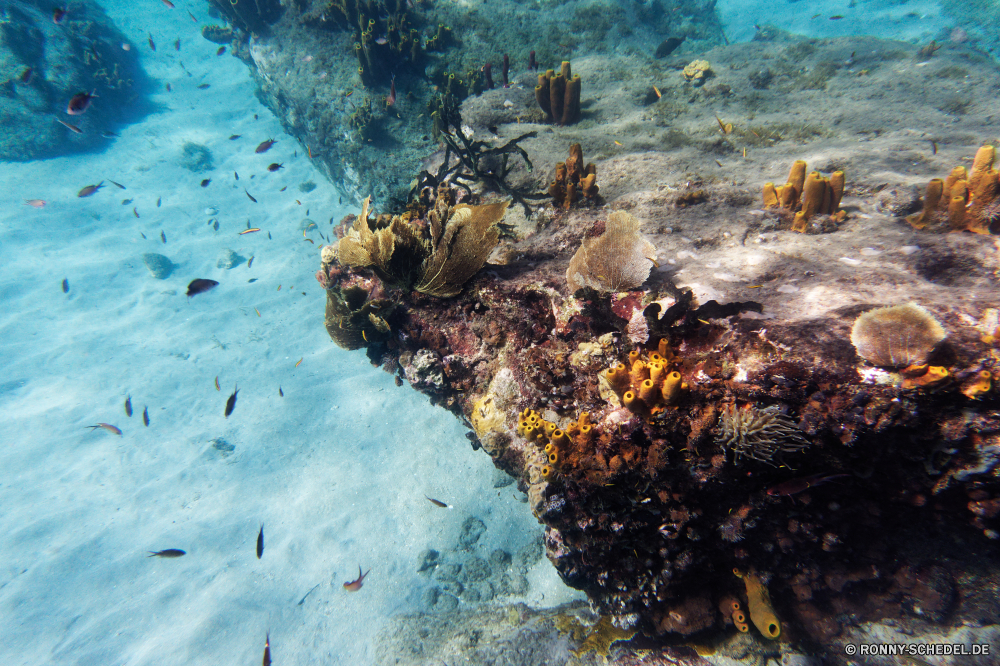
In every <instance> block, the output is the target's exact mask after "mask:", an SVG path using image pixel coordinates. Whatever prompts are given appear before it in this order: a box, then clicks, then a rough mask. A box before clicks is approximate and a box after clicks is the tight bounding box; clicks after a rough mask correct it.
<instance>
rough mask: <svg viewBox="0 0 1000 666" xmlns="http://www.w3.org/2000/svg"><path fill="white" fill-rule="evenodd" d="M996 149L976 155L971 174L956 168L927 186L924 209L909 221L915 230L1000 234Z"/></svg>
mask: <svg viewBox="0 0 1000 666" xmlns="http://www.w3.org/2000/svg"><path fill="white" fill-rule="evenodd" d="M995 157H996V149H995V148H994V147H993V146H990V145H986V146H982V147H981V148H979V150H978V151H976V157H975V159H974V160H973V162H972V172H971V173H969V172H968V171H966V169H965V167H964V166H957V167H955V168H954V169H952V171H951V173H950V174H949V175H948V177H947V178H945V179H944V180H942V179H940V178H934V179H932V180H931V181H930V182H929V183H928V184H927V192H926V194H925V195H924V209H923V210H922V211H920V212H919V213H915V214H914V215H910V216H909V217H907V218H906V221H907V222H909V223H910V225H911V226H912V227H913V228H914V229H927V230H929V231H944V230H948V231H972V232H974V233H977V234H988V233H997V232H998V231H1000V182H998V173H997V170H996V169H994V168H993V160H994V159H995Z"/></svg>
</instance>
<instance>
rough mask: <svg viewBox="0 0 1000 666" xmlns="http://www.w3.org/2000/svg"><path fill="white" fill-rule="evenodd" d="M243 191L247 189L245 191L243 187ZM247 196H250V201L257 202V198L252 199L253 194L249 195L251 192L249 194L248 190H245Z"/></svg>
mask: <svg viewBox="0 0 1000 666" xmlns="http://www.w3.org/2000/svg"><path fill="white" fill-rule="evenodd" d="M243 191H244V192H247V191H246V188H244V189H243ZM247 196H248V197H250V201H252V202H254V203H257V200H256V199H254V198H253V195H251V194H250V193H249V192H247Z"/></svg>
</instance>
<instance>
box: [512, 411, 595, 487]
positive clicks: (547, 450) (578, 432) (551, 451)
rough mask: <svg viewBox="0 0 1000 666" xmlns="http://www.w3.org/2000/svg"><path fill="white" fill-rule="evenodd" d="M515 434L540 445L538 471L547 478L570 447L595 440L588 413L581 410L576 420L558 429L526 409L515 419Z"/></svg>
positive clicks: (550, 476)
mask: <svg viewBox="0 0 1000 666" xmlns="http://www.w3.org/2000/svg"><path fill="white" fill-rule="evenodd" d="M517 434H518V435H520V436H521V437H523V438H524V439H526V440H528V441H529V442H534V443H536V444H538V446H539V447H541V449H542V453H543V454H544V457H545V459H544V461H543V462H542V464H541V466H540V467H539V470H538V471H539V475H540V476H541V478H542V479H545V480H549V479H551V478H552V477H553V476H554V475H555V473H556V470H557V469H559V465H560V463H561V462H562V461H563V459H564V458H565V457H566V454H567V453H568V451H569V449H570V448H571V447H574V446H576V447H578V448H582V447H586V446H588V445H589V444H590V443H591V442H592V441H593V440H594V424H592V423H591V422H590V414H589V413H588V412H583V413H582V414H580V416H579V418H578V419H577V420H576V421H573V422H571V423H568V424H566V426H565V427H564V428H560V427H559V426H557V425H556V424H555V423H553V422H552V421H546V420H545V419H543V418H542V417H541V415H540V414H538V412H536V411H535V410H533V409H525V410H524V411H523V412H521V414H520V416H519V418H518V421H517Z"/></svg>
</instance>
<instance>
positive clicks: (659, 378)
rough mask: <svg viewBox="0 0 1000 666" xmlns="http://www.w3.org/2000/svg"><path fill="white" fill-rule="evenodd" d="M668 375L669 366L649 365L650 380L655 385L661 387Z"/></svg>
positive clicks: (661, 364) (662, 364) (660, 364)
mask: <svg viewBox="0 0 1000 666" xmlns="http://www.w3.org/2000/svg"><path fill="white" fill-rule="evenodd" d="M665 374H667V366H666V364H664V363H651V364H650V365H649V378H650V379H652V380H653V383H655V384H657V385H659V384H660V383H662V382H663V376H664V375H665Z"/></svg>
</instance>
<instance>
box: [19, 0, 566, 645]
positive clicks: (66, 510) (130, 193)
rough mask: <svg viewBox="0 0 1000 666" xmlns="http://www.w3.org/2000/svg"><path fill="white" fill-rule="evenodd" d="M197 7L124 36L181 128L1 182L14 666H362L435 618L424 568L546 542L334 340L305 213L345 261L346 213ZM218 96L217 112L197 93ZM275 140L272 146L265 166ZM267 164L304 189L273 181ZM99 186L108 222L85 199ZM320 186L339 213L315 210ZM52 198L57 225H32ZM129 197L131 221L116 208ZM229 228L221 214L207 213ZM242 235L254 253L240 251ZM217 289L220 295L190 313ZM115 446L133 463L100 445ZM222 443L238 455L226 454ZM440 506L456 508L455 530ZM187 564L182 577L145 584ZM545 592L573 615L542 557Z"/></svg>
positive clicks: (156, 130) (453, 446)
mask: <svg viewBox="0 0 1000 666" xmlns="http://www.w3.org/2000/svg"><path fill="white" fill-rule="evenodd" d="M204 7H205V6H204V5H203V4H200V3H198V4H196V3H187V4H185V3H178V5H177V8H176V9H174V10H168V9H167V8H166V7H165V6H163V5H161V4H160V3H158V2H155V3H154V2H150V3H149V4H147V5H144V6H143V7H142V12H143V14H142V15H141V16H140V15H137V14H135V13H134V12H136V11H137V10H136V9H135V5H132V6H123V7H122V8H120V9H119V10H115V9H114V8H112V9H111V10H110V11H109V13H110V15H111V17H112V18H113V19H114V20H115V21H117V22H118V24H119V26H120V27H121V28H122V29H123V30H125V31H126V32H127V33H128V34H129V36H130V38H132V39H133V40H134V41H135V42H136V43H137V44H141V45H143V46H142V47H141V48H142V49H143V53H142V56H143V60H144V63H145V65H146V67H147V68H148V71H149V72H150V74H151V75H152V76H154V77H157V78H159V80H160V82H161V84H162V83H166V82H168V81H169V82H170V83H171V86H172V87H173V92H171V93H167V92H165V91H164V92H162V93H161V94H159V95H157V96H156V97H155V101H156V102H158V103H160V104H162V105H163V107H164V108H163V111H162V112H161V113H158V114H154V115H152V116H150V117H148V118H147V119H146V121H144V122H143V123H141V124H139V125H133V126H131V127H129V128H127V129H125V130H124V131H123V133H122V136H121V138H120V139H117V140H115V141H113V142H109V147H108V149H107V151H106V152H104V153H101V154H95V155H88V156H82V157H73V158H68V159H55V160H49V161H43V162H34V163H29V164H13V165H11V164H5V165H3V166H2V169H3V173H4V183H5V187H4V188H3V194H2V200H0V262H2V263H0V266H2V270H0V299H2V303H3V308H2V310H0V410H2V411H0V413H2V417H0V419H2V422H0V429H2V432H3V433H4V434H3V445H2V446H0V505H2V507H3V511H2V512H0V552H2V553H3V557H2V559H0V620H2V621H0V645H3V653H4V654H5V655H6V657H7V658H6V659H5V662H6V663H8V664H42V663H49V664H161V663H162V664H178V663H184V664H222V663H258V662H257V661H256V660H259V659H260V658H261V654H262V651H263V646H264V634H265V631H267V630H268V629H270V632H271V643H272V648H273V650H274V659H275V662H276V663H279V664H296V663H306V662H309V663H314V662H315V663H354V664H363V663H367V662H368V661H369V660H370V655H371V645H372V643H373V641H374V639H375V636H376V635H377V633H378V632H379V630H380V628H381V627H382V626H383V620H384V619H385V618H387V617H388V616H390V615H391V614H393V613H397V612H412V611H414V610H419V609H420V597H421V594H422V592H423V591H424V590H425V589H426V586H427V585H428V581H427V579H426V578H424V577H421V576H419V575H418V574H417V572H416V568H417V564H418V556H419V553H420V552H421V551H422V550H424V549H425V548H436V549H438V550H447V549H449V548H452V547H454V544H455V540H456V538H457V535H458V533H459V530H460V527H461V523H462V521H463V520H464V518H465V517H466V516H467V515H469V514H472V515H475V516H478V517H479V518H480V519H481V520H483V521H484V522H485V523H486V526H487V528H488V530H487V532H486V534H485V535H484V536H483V538H482V539H481V541H480V543H479V544H478V547H479V548H480V550H481V551H482V554H483V556H484V557H486V556H488V554H489V552H490V551H491V550H492V549H494V548H504V549H506V550H508V551H509V552H512V553H514V552H516V551H517V550H518V549H519V548H521V547H523V546H524V545H526V544H528V543H530V542H531V541H532V540H534V539H536V538H537V537H538V536H539V535H540V534H541V528H540V526H539V525H538V524H537V523H536V521H535V520H534V519H533V518H532V516H531V515H530V512H529V511H528V509H527V507H526V505H525V504H523V503H521V502H519V501H517V499H516V498H515V497H514V495H516V494H518V493H516V490H515V489H514V488H513V487H512V486H508V487H506V488H503V489H500V490H497V489H494V488H493V478H494V470H493V467H492V464H491V462H490V460H489V457H488V456H486V455H485V454H484V453H483V452H481V451H480V452H473V451H472V450H471V447H470V445H469V443H468V441H467V440H466V438H465V437H464V432H465V429H464V428H463V427H462V426H461V424H460V423H459V422H458V421H457V420H456V419H455V418H454V417H453V416H452V415H450V414H449V413H447V412H445V411H444V410H442V409H438V408H431V407H430V406H429V405H428V401H427V399H426V398H425V397H423V396H421V395H420V394H418V393H416V392H414V391H412V390H411V389H409V388H408V387H405V388H397V387H396V386H395V385H394V383H393V381H392V378H391V377H390V376H389V375H387V374H385V373H383V372H382V371H380V370H377V369H375V368H373V367H372V366H371V365H370V364H369V362H368V360H367V359H366V357H365V356H364V353H363V352H360V351H359V352H353V353H348V352H345V351H342V350H340V349H339V348H337V347H336V346H335V345H334V344H333V343H332V342H331V341H330V339H329V338H328V336H327V334H326V331H325V329H324V327H323V307H324V293H323V291H322V289H321V288H320V287H319V285H318V284H317V282H316V280H315V278H314V277H313V276H314V273H315V271H316V270H317V268H318V265H319V260H318V250H319V247H320V245H321V244H322V240H321V239H320V237H319V235H318V233H317V231H316V230H311V231H310V232H309V233H308V236H309V237H310V238H312V239H313V240H314V241H315V242H316V244H315V245H314V244H311V243H308V242H305V241H304V240H303V234H302V229H303V226H304V223H303V220H304V219H305V218H306V212H307V210H308V211H309V218H310V219H312V220H314V221H316V222H317V224H318V225H319V229H320V230H321V231H323V233H324V234H325V235H327V236H329V233H328V232H329V229H330V224H329V221H330V218H331V217H332V218H333V219H334V220H335V221H339V220H340V218H341V217H342V216H343V215H344V214H346V213H347V212H350V211H349V209H348V208H347V207H346V206H339V205H337V200H338V195H337V193H336V191H335V190H334V188H333V187H332V186H330V185H329V184H328V183H327V182H325V180H324V179H323V177H322V176H321V175H320V174H319V173H318V172H317V171H316V170H315V169H314V168H313V167H312V165H311V164H309V162H308V160H306V159H305V158H304V156H303V153H304V150H303V148H302V147H301V146H299V145H297V143H296V142H295V140H294V139H292V138H291V137H289V136H287V135H285V134H284V133H283V132H282V130H281V128H280V126H279V124H278V122H277V121H276V119H275V118H274V117H273V116H272V115H271V113H270V112H269V111H268V110H267V109H265V108H264V107H262V106H261V105H260V104H259V102H258V101H257V100H256V99H255V98H254V96H253V91H254V84H253V82H252V81H251V80H250V78H249V75H248V73H247V71H246V68H245V67H244V66H243V65H242V64H241V63H240V62H238V61H237V60H236V59H234V58H232V57H230V56H229V55H226V56H225V57H216V55H215V51H216V49H217V45H215V44H212V43H210V42H207V41H205V40H204V39H202V38H201V36H200V34H199V33H198V30H199V29H200V25H202V24H203V23H206V22H210V21H209V19H208V18H207V16H205V14H204ZM188 9H190V10H191V11H192V12H194V14H195V15H196V16H198V17H199V19H200V20H201V23H199V24H195V23H193V22H191V21H190V19H189V17H188V15H187V11H188ZM130 12H131V13H130ZM151 22H152V25H154V26H155V27H154V28H153V29H150V28H148V26H149V25H150V24H151ZM147 31H149V32H152V33H153V38H154V40H156V41H157V51H156V52H155V53H152V52H150V51H149V50H148V49H147V48H146V47H145V42H146V33H147ZM178 36H180V38H181V41H182V48H181V51H180V53H178V52H176V51H175V50H174V48H173V40H174V39H175V38H176V37H178ZM179 60H183V61H184V64H185V66H186V67H187V69H188V71H190V72H191V73H192V74H193V76H192V77H188V76H187V75H186V74H185V73H184V72H183V71H182V70H181V68H180V66H179V64H178V61H179ZM203 82H204V83H209V84H211V87H210V88H208V89H206V90H199V89H197V87H196V86H197V85H199V84H200V83H203ZM100 103H101V100H100V99H98V100H96V101H95V104H100ZM254 114H258V116H259V120H257V121H255V120H254V119H253V116H254ZM230 134H242V135H243V137H242V138H241V139H239V140H237V141H230V140H229V139H228V137H229V135H230ZM269 137H273V138H275V139H277V140H278V143H277V144H276V145H275V147H274V148H273V149H272V150H271V151H270V152H268V153H266V154H263V155H256V154H254V148H255V146H256V145H257V144H258V143H259V142H260V141H263V140H264V139H267V138H269ZM185 141H193V142H197V143H202V144H205V145H207V146H208V147H209V148H210V149H211V151H212V153H213V155H214V158H215V169H214V170H213V171H211V172H207V173H198V174H195V173H192V172H190V171H187V170H185V169H182V168H181V167H180V166H179V165H178V160H179V156H180V150H181V146H182V144H183V143H184V142H185ZM296 150H298V157H297V158H296V157H295V156H294V152H295V151H296ZM271 162H283V163H284V164H285V169H283V170H281V171H279V172H277V173H274V174H271V173H268V172H267V171H266V166H267V164H269V163H271ZM233 171H238V172H239V174H240V180H239V182H236V181H235V180H234V176H233ZM109 178H110V179H114V180H116V181H118V182H120V183H122V184H123V185H125V186H126V187H127V188H128V189H126V190H120V189H118V188H117V187H115V186H113V185H111V184H110V183H108V182H107V179H109ZM203 178H211V179H212V182H211V184H210V186H209V187H207V188H202V187H201V186H200V185H199V183H200V181H201V180H202V179H203ZM102 179H103V180H105V187H104V188H103V189H102V190H100V191H99V192H98V193H97V194H95V195H94V196H92V197H90V198H82V199H81V198H78V197H77V196H76V193H77V191H78V190H79V189H80V188H82V187H83V186H85V185H89V184H96V183H97V182H98V181H100V180H102ZM308 180H311V181H313V182H314V183H316V185H317V186H318V187H317V188H316V189H315V190H314V191H312V192H309V193H303V192H300V191H299V188H298V185H299V183H301V182H304V181H308ZM286 185H287V186H288V190H287V191H286V192H284V193H282V192H280V191H279V190H280V189H281V188H282V187H284V186H286ZM244 187H246V188H247V189H248V190H249V191H250V192H251V193H252V194H253V195H254V196H255V197H256V198H257V201H258V203H256V204H254V203H252V202H251V201H250V200H249V199H248V198H247V196H246V194H245V193H244ZM157 197H161V198H162V206H161V207H160V208H157V207H156V199H157ZM35 198H39V199H44V200H46V201H48V202H49V204H48V206H46V207H45V208H43V209H40V210H36V209H34V208H31V207H28V206H26V205H24V204H23V200H24V199H35ZM126 198H133V199H134V201H133V202H132V203H130V204H128V205H122V204H121V201H122V200H123V199H126ZM296 199H298V200H300V201H301V202H302V204H301V206H300V205H297V204H296V203H295V200H296ZM133 206H134V207H135V208H136V209H137V210H138V212H139V214H140V215H141V217H140V218H139V219H136V218H135V217H134V215H133V213H132V208H133ZM212 206H214V207H217V208H218V209H219V212H218V214H216V215H208V214H206V213H205V209H206V208H208V207H212ZM211 217H216V218H218V220H219V224H220V228H219V231H217V232H216V231H214V230H213V229H212V227H211V226H208V225H207V224H206V222H207V221H208V220H209V219H210V218H211ZM248 221H249V222H250V223H251V224H252V225H253V226H257V227H260V228H261V231H260V232H258V233H255V234H247V235H244V236H240V235H238V232H239V231H240V230H242V229H245V228H246V225H247V222H248ZM161 230H163V231H164V233H165V234H166V236H167V243H166V244H165V245H164V244H163V242H162V241H161V240H160V231H161ZM268 232H270V233H271V236H272V240H268V237H267V233H268ZM140 233H145V235H146V239H145V240H144V239H143V238H142V236H141V235H140ZM227 248H228V249H232V250H234V251H236V252H237V253H239V254H240V255H242V256H243V257H244V259H246V258H249V257H250V256H253V257H255V259H254V262H253V265H252V267H251V268H248V267H247V266H246V263H245V262H244V263H242V264H240V265H238V266H237V267H235V268H233V269H231V270H225V269H222V268H218V267H217V266H216V261H217V258H218V255H219V253H220V251H222V250H224V249H227ZM146 252H156V253H160V254H164V255H166V256H168V257H169V258H170V259H171V260H172V261H173V262H174V263H175V264H176V267H175V269H174V272H173V274H172V275H171V276H170V277H169V278H168V279H166V280H157V279H154V278H153V277H151V276H150V274H149V272H148V271H147V270H146V268H145V266H144V265H143V262H142V259H141V256H142V254H143V253H146ZM199 277H200V278H211V279H215V280H218V281H219V282H220V285H219V286H218V287H217V288H216V289H214V290H212V291H210V292H208V293H206V294H201V295H198V296H195V297H193V298H187V297H186V296H185V295H184V292H185V289H186V286H187V284H188V282H189V281H190V280H192V279H194V278H199ZM63 278H68V280H69V285H70V291H69V293H68V294H63V293H62V290H61V287H60V282H61V280H62V279H63ZM251 278H257V281H256V282H254V283H248V280H249V279H251ZM279 285H281V289H280V291H279V290H278V286H279ZM292 287H294V289H293V288H292ZM255 308H256V309H257V310H259V312H260V316H259V317H258V315H257V313H256V312H255ZM300 358H301V359H302V363H301V365H299V367H297V368H296V367H295V364H296V362H297V361H298V360H299V359H300ZM216 376H218V377H219V381H220V383H221V386H222V390H221V391H216V389H215V386H214V379H215V377H216ZM235 385H239V388H240V392H239V398H238V402H237V405H236V409H235V412H234V413H233V415H232V416H231V417H230V418H228V419H226V418H224V416H223V410H224V407H225V403H226V399H227V397H228V396H229V394H230V393H231V392H232V390H233V387H234V386H235ZM279 386H280V387H282V388H283V390H284V392H285V397H284V398H281V397H279V395H278V388H279ZM128 394H131V396H132V404H133V407H134V410H135V413H134V415H133V416H132V417H131V418H128V417H127V416H126V415H125V413H124V410H123V402H124V400H125V397H126V395H128ZM147 405H148V407H149V416H150V419H151V424H150V426H149V427H148V428H147V427H144V426H143V424H142V410H143V407H144V406H147ZM99 422H106V423H111V424H114V425H116V426H118V427H120V428H121V429H122V430H123V432H124V434H123V436H122V437H121V438H119V437H117V436H115V435H113V434H111V433H109V432H106V431H104V430H102V429H98V430H96V431H91V430H90V429H88V428H87V426H90V425H93V424H96V423H99ZM216 438H222V439H224V440H225V442H227V443H228V444H230V445H232V446H233V447H235V448H234V449H233V450H232V451H231V453H228V454H227V452H224V451H220V450H219V449H217V448H215V447H214V446H213V444H212V440H213V439H216ZM424 493H426V494H428V495H430V496H432V497H437V498H440V499H442V500H445V501H447V502H449V503H451V504H453V505H454V507H455V508H454V509H453V510H450V511H449V510H443V509H440V508H437V507H435V506H433V505H432V504H430V503H429V502H427V500H425V499H424V497H423V494H424ZM261 522H263V523H264V524H265V539H266V548H265V552H264V557H263V559H262V560H260V561H258V560H257V558H256V556H255V554H254V546H255V539H256V536H257V530H258V528H259V526H260V523H261ZM166 548H181V549H184V550H186V551H187V555H186V556H184V557H182V558H179V559H159V558H147V557H146V555H147V551H152V550H159V549H166ZM359 563H360V564H361V565H362V566H364V567H365V569H368V568H369V567H371V569H372V572H371V574H370V576H369V578H368V579H366V581H365V585H364V588H363V589H362V590H361V591H359V592H357V593H355V594H350V593H347V592H345V591H344V590H343V589H342V586H341V584H342V583H343V582H344V581H347V580H352V579H354V578H355V577H356V576H357V568H358V565H359ZM530 579H531V581H532V590H531V591H530V592H529V594H528V595H527V597H526V598H525V600H527V601H528V602H533V601H539V600H541V599H542V595H544V599H545V601H544V603H545V604H550V603H558V602H559V601H562V600H564V599H565V598H566V597H567V596H568V594H569V592H570V591H568V590H567V589H566V588H565V587H563V586H562V585H561V583H560V582H559V579H558V576H557V575H556V574H555V572H554V570H553V569H552V567H551V565H550V564H549V563H548V561H547V560H545V559H544V558H543V559H542V560H541V561H540V562H539V563H538V564H537V565H536V567H535V569H534V570H533V571H532V572H531V575H530ZM316 585H318V586H319V587H318V588H316V589H315V591H313V592H312V593H311V594H310V595H309V597H308V598H307V599H306V601H305V602H304V603H303V604H302V605H298V602H299V600H300V599H302V597H303V596H304V595H305V594H306V593H307V592H308V591H309V590H310V589H311V588H313V587H314V586H316Z"/></svg>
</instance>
